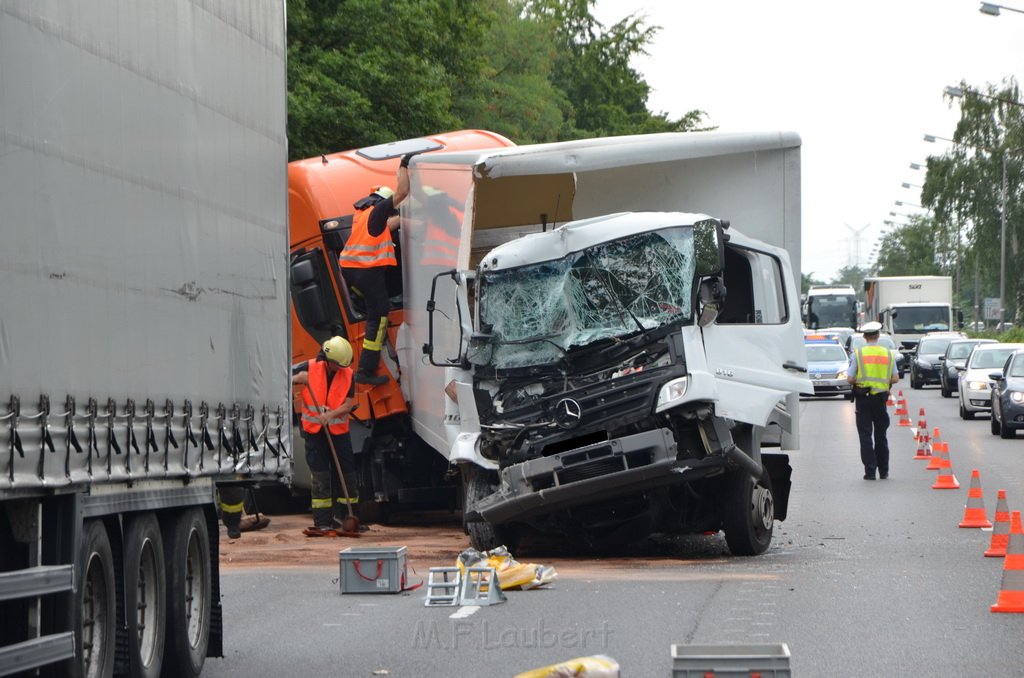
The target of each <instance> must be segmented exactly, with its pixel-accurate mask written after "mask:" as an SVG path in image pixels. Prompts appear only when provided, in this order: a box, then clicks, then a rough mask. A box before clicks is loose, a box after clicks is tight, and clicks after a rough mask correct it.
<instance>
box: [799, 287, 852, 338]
mask: <svg viewBox="0 0 1024 678" xmlns="http://www.w3.org/2000/svg"><path fill="white" fill-rule="evenodd" d="M804 325H805V326H806V327H807V329H811V330H818V329H824V328H826V327H849V328H850V329H852V330H855V329H857V292H856V291H854V289H853V286H852V285H811V287H810V289H808V290H807V299H806V301H804Z"/></svg>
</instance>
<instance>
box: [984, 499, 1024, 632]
mask: <svg viewBox="0 0 1024 678" xmlns="http://www.w3.org/2000/svg"><path fill="white" fill-rule="evenodd" d="M989 609H990V610H991V611H992V612H1024V527H1022V526H1021V522H1020V511H1014V512H1013V513H1012V514H1011V516H1010V540H1009V542H1008V544H1007V546H1006V557H1005V558H1004V560H1003V583H1002V585H1001V586H1000V587H999V597H998V598H997V599H996V604H995V605H993V606H992V607H991V608H989Z"/></svg>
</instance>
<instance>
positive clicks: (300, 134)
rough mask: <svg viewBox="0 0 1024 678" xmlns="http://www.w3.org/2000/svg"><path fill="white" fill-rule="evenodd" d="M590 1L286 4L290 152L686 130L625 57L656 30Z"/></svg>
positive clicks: (691, 122)
mask: <svg viewBox="0 0 1024 678" xmlns="http://www.w3.org/2000/svg"><path fill="white" fill-rule="evenodd" d="M593 3H594V0H389V1H388V2H380V0H289V2H288V140H289V147H290V155H291V158H292V159H296V158H305V157H311V156H315V155H319V154H321V153H327V152H333V151H338V150H342V149H348V148H358V147H360V146H365V145H370V144H376V143H384V142H387V141H393V140H395V139H402V138H409V137H415V136H422V135H425V134H432V133H437V132H443V131H447V130H453V129H460V128H481V129H489V130H492V131H495V132H498V133H500V134H504V135H505V136H508V137H509V138H511V139H512V140H514V141H516V142H517V143H536V142H546V141H556V140H562V139H574V138H581V137H591V136H602V135H612V134H642V133H649V132H665V131H687V130H692V129H696V128H698V127H699V126H700V125H701V124H702V123H703V118H704V113H703V112H701V111H690V112H689V113H687V114H686V115H684V116H683V117H682V118H679V119H678V120H673V119H670V118H669V117H668V116H667V115H665V114H663V113H657V114H655V113H651V112H650V111H648V110H647V97H648V94H649V93H650V87H649V86H648V84H647V83H646V82H645V81H644V80H643V78H642V77H641V76H640V74H638V73H637V72H636V71H635V70H634V69H632V68H631V67H630V66H629V62H630V60H631V58H632V57H634V56H636V55H637V54H641V53H643V50H644V49H645V48H646V46H647V45H648V44H649V42H650V40H651V37H652V36H653V35H654V33H655V31H656V30H657V28H656V27H647V26H644V25H643V23H642V22H641V20H639V19H636V18H634V17H627V18H625V19H623V20H621V21H619V22H618V23H616V24H615V25H613V26H611V27H610V28H608V29H605V27H604V26H603V25H601V24H600V23H599V22H598V21H597V20H596V19H595V18H594V17H593V15H592V14H591V12H590V9H591V7H592V6H593Z"/></svg>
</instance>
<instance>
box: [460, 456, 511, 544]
mask: <svg viewBox="0 0 1024 678" xmlns="http://www.w3.org/2000/svg"><path fill="white" fill-rule="evenodd" d="M497 480H498V479H497V477H496V476H495V474H494V473H491V472H489V471H485V470H484V469H482V468H477V467H475V466H472V467H470V468H469V469H468V470H467V471H466V473H465V474H464V475H463V477H462V492H463V495H462V496H463V502H462V506H463V509H464V510H469V509H470V508H472V507H473V506H475V505H476V503H477V502H478V501H480V500H481V499H483V498H484V497H487V496H489V495H491V494H492V493H493V492H494V490H495V488H496V487H497ZM462 524H463V527H464V528H465V529H466V534H468V535H469V541H470V543H471V544H472V545H473V548H475V549H476V550H478V551H489V550H490V549H493V548H497V547H499V546H506V547H508V550H509V551H515V549H516V547H517V546H519V531H518V530H517V529H516V528H514V527H512V526H510V525H491V524H490V523H487V522H483V521H473V522H467V521H466V520H465V518H463V523H462Z"/></svg>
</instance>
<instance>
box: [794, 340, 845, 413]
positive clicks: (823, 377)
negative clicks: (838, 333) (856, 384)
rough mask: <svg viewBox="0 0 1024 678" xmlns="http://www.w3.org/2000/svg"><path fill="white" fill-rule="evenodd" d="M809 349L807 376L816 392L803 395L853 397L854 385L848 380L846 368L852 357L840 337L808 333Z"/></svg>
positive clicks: (805, 346)
mask: <svg viewBox="0 0 1024 678" xmlns="http://www.w3.org/2000/svg"><path fill="white" fill-rule="evenodd" d="M804 348H805V349H806V350H807V376H808V377H810V379H811V384H813V385H814V393H813V394H812V393H802V394H801V395H808V396H809V395H816V396H833V395H841V396H846V398H852V397H853V386H851V385H850V384H849V382H847V381H846V368H847V367H848V366H849V363H850V357H849V355H847V353H846V349H844V348H843V345H842V344H840V343H839V339H838V338H836V337H835V336H832V335H828V334H808V335H806V336H805V337H804Z"/></svg>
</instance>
